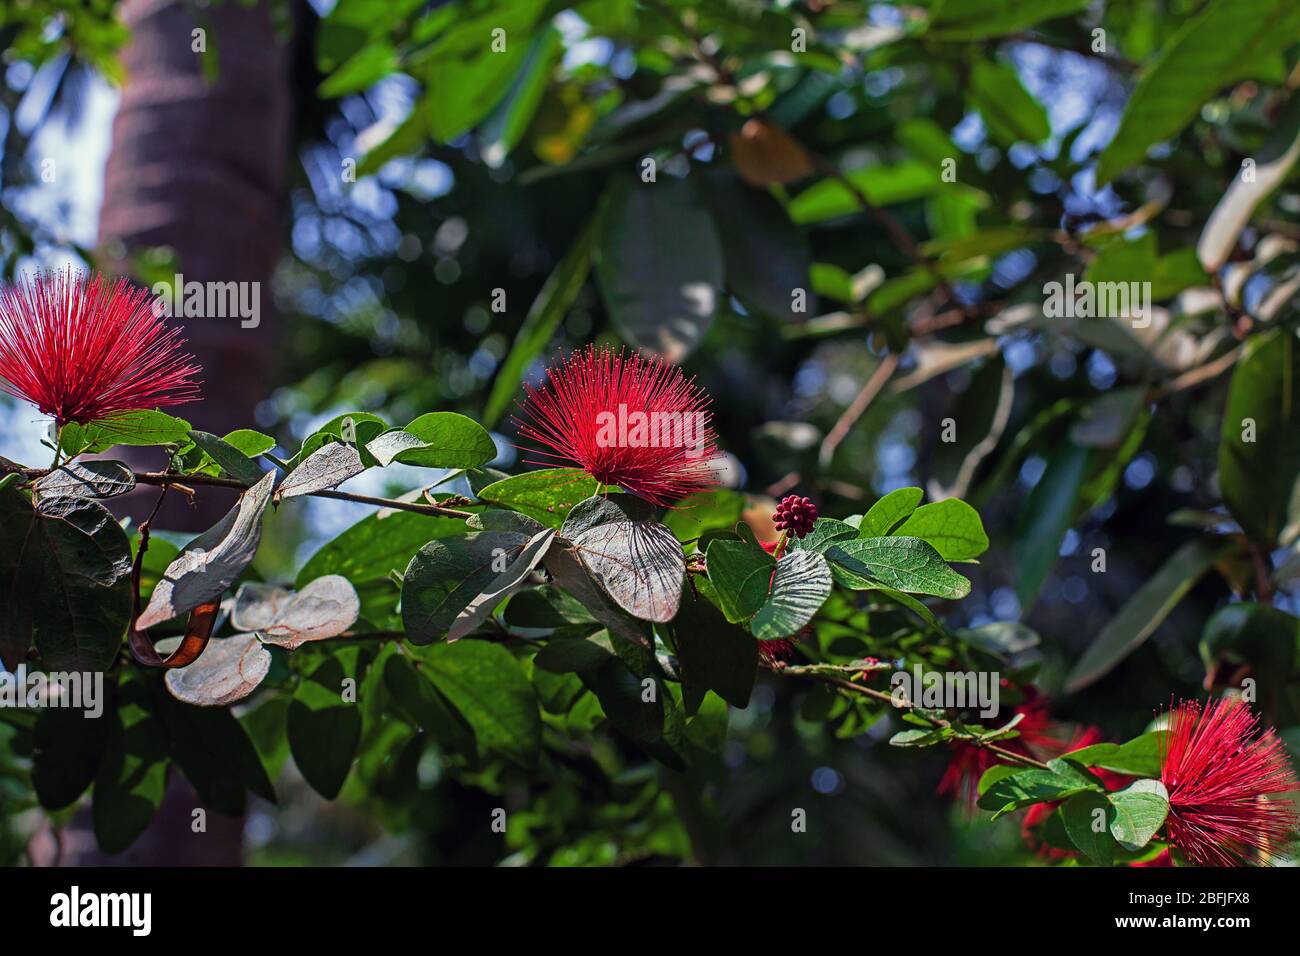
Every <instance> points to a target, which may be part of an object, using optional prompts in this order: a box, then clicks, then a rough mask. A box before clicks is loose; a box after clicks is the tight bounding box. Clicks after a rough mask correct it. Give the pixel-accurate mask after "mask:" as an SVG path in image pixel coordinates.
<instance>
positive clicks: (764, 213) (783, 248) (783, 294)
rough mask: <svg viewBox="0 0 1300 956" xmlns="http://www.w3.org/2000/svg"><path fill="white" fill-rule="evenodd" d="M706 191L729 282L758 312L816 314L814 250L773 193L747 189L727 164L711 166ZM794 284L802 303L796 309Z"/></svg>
mask: <svg viewBox="0 0 1300 956" xmlns="http://www.w3.org/2000/svg"><path fill="white" fill-rule="evenodd" d="M705 182H706V184H707V185H706V190H705V196H706V198H707V200H708V204H709V208H710V210H712V213H713V221H714V223H715V224H716V225H717V227H718V238H719V240H720V241H721V243H722V255H723V260H724V262H725V265H726V276H727V287H728V288H729V289H730V290H731V292H732V293H733V294H734V295H735V296H736V298H737V299H739V300H740V301H741V302H743V303H744V304H745V307H746V308H747V309H749V310H751V311H753V312H756V313H757V314H759V315H762V316H766V317H768V318H771V319H777V320H781V321H786V322H801V321H803V320H805V319H807V318H808V316H810V315H816V314H817V313H816V301H815V299H814V296H813V294H812V290H811V280H810V277H809V275H810V270H811V268H812V253H811V252H810V251H809V248H808V242H807V240H806V239H805V238H804V236H803V234H802V233H801V232H800V231H799V230H798V229H797V228H796V227H795V225H794V223H792V222H791V221H790V216H789V214H788V213H787V212H786V210H785V207H784V206H782V205H781V204H780V203H779V202H777V201H776V199H775V198H773V196H772V195H771V193H769V192H767V191H765V190H758V189H751V188H750V187H748V186H746V185H744V184H743V183H741V181H740V180H739V179H738V178H737V177H736V176H735V174H733V173H732V172H731V171H730V170H728V169H722V168H716V169H710V171H709V174H708V176H707V177H706V180H705ZM795 290H801V292H802V303H801V307H800V308H799V310H798V311H795V307H796V302H795V299H794V293H795Z"/></svg>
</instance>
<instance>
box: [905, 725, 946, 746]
mask: <svg viewBox="0 0 1300 956" xmlns="http://www.w3.org/2000/svg"><path fill="white" fill-rule="evenodd" d="M951 736H952V731H951V730H949V729H948V728H947V727H936V728H935V729H934V730H920V729H919V728H918V729H916V730H900V731H899V732H898V733H896V734H894V736H892V737H890V738H889V745H890V746H891V747H933V746H934V745H935V744H940V743H943V742H944V741H945V740H947V739H948V738H949V737H951Z"/></svg>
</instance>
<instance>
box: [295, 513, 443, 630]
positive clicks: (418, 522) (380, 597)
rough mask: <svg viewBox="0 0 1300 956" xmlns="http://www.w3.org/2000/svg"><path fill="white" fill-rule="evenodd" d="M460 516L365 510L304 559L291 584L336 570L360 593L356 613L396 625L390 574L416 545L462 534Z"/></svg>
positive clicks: (395, 596)
mask: <svg viewBox="0 0 1300 956" xmlns="http://www.w3.org/2000/svg"><path fill="white" fill-rule="evenodd" d="M465 525H466V522H464V521H462V520H460V519H459V518H442V517H438V516H435V515H423V514H416V513H415V512H412V511H379V512H376V513H374V514H370V515H367V516H366V517H365V518H362V519H361V520H360V521H358V522H357V523H356V524H354V525H353V526H352V527H350V528H348V529H347V530H346V531H344V532H343V533H342V534H340V535H339V536H338V537H336V538H334V539H333V540H332V541H329V542H327V543H326V544H324V545H322V546H321V548H320V550H319V551H317V552H316V553H315V554H313V555H312V556H311V558H310V559H308V561H307V563H306V564H304V565H303V566H302V570H301V571H299V572H298V577H297V579H296V581H295V583H294V587H296V588H297V589H298V590H302V589H303V588H304V587H306V586H307V585H308V584H309V583H311V582H312V581H314V580H316V579H317V578H320V577H324V576H326V575H329V574H341V575H342V576H343V577H345V578H347V579H348V580H349V581H351V582H352V586H353V587H355V588H356V589H357V596H358V597H360V598H361V617H362V619H363V620H365V621H368V622H370V623H371V624H372V625H374V626H375V627H377V628H380V629H383V630H396V629H397V628H399V627H400V626H401V619H400V617H398V616H397V614H396V612H395V608H396V606H397V600H398V590H397V588H396V587H394V585H393V582H392V580H391V579H390V575H391V574H392V573H393V572H395V571H398V572H400V571H404V570H405V569H406V566H407V565H408V564H410V563H411V558H412V557H413V556H414V554H415V552H416V551H418V550H420V548H421V546H423V545H424V544H426V543H428V542H429V541H433V540H436V539H439V538H447V537H451V536H453V535H458V534H463V533H464V531H465Z"/></svg>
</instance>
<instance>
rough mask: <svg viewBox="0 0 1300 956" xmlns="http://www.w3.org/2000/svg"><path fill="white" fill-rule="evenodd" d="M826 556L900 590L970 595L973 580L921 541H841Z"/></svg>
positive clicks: (908, 539) (842, 565) (838, 563)
mask: <svg viewBox="0 0 1300 956" xmlns="http://www.w3.org/2000/svg"><path fill="white" fill-rule="evenodd" d="M864 521H865V519H864ZM826 557H827V558H828V559H830V561H831V562H832V564H833V565H839V566H840V567H842V568H844V569H846V570H848V571H849V572H851V573H854V574H858V575H865V576H866V577H869V578H871V579H873V580H876V581H879V582H880V583H881V584H884V585H886V586H887V587H891V588H894V589H895V590H898V591H903V592H906V593H910V594H932V595H934V596H935V597H942V598H963V597H965V596H966V595H967V594H969V593H970V581H968V580H967V579H966V578H964V577H962V576H961V575H960V574H958V573H957V572H956V571H954V570H953V569H952V568H950V567H948V565H947V564H945V563H944V560H943V558H941V557H940V556H939V552H938V551H936V550H935V549H934V547H933V546H932V545H930V544H928V543H927V542H925V541H922V540H921V539H920V538H908V537H902V536H893V537H888V538H858V539H857V540H854V541H841V542H838V543H836V544H835V545H833V546H832V547H831V548H830V550H828V551H827V552H826Z"/></svg>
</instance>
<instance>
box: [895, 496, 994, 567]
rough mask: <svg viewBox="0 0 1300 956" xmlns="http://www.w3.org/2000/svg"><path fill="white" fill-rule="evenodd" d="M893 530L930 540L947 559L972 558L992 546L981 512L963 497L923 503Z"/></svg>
mask: <svg viewBox="0 0 1300 956" xmlns="http://www.w3.org/2000/svg"><path fill="white" fill-rule="evenodd" d="M893 533H894V534H898V535H904V536H909V537H913V538H920V539H921V540H922V541H927V542H929V543H930V544H932V545H934V549H935V550H936V551H938V552H939V556H940V557H941V558H943V559H944V560H945V561H972V560H974V559H975V558H978V557H979V556H980V555H981V554H983V553H984V552H985V551H987V550H988V546H989V538H988V535H987V534H985V533H984V523H983V522H982V521H980V515H979V512H978V511H976V510H975V509H974V508H972V507H971V506H970V505H968V504H966V502H964V501H962V500H961V499H959V498H945V499H944V500H942V501H932V502H930V504H928V505H921V507H919V508H917V509H916V510H915V511H914V512H912V514H911V515H910V516H909V517H908V518H907V519H906V520H905V521H904V522H903V523H902V524H901V525H899V526H898V528H897V530H895V531H894V532H893Z"/></svg>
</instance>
